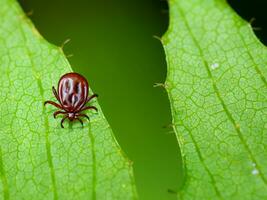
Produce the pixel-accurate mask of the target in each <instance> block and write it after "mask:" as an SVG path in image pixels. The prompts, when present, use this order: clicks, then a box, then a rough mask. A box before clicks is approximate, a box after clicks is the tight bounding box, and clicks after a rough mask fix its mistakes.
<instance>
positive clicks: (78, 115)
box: [76, 114, 90, 120]
mask: <svg viewBox="0 0 267 200" xmlns="http://www.w3.org/2000/svg"><path fill="white" fill-rule="evenodd" d="M76 117H77V118H76V119H79V117H85V118H87V119H88V120H90V119H89V117H88V116H87V115H86V114H77V115H76Z"/></svg>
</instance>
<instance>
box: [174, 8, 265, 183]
mask: <svg viewBox="0 0 267 200" xmlns="http://www.w3.org/2000/svg"><path fill="white" fill-rule="evenodd" d="M179 12H180V13H181V16H182V18H183V19H184V22H185V26H186V28H187V29H188V32H189V34H190V36H191V37H192V40H193V42H194V44H195V45H196V47H197V48H198V50H199V53H200V57H201V58H202V61H203V64H204V66H205V69H206V71H207V74H208V76H209V78H210V80H211V81H212V87H213V90H214V92H215V94H216V96H217V98H218V100H219V102H220V104H221V105H222V107H223V110H224V112H225V113H226V116H227V117H228V120H229V121H230V122H231V123H232V125H233V127H234V129H235V131H236V132H237V135H238V137H239V139H240V141H241V143H242V144H243V145H244V148H245V149H246V151H247V152H248V154H249V157H250V159H251V160H252V161H253V163H255V164H256V166H257V169H258V171H259V176H260V177H261V179H262V181H263V182H264V183H265V184H266V185H267V179H266V178H265V177H264V175H263V173H262V170H261V168H260V166H259V164H258V162H257V160H256V159H255V157H254V155H253V153H252V151H251V150H250V148H249V146H248V144H247V143H246V141H245V139H244V137H243V135H242V133H241V131H240V127H239V125H238V123H237V122H236V121H235V119H234V117H233V116H232V114H231V113H230V111H229V110H228V108H227V105H226V104H225V102H224V100H223V98H222V97H221V94H220V92H219V89H218V87H217V85H216V82H215V80H214V77H213V75H212V73H211V71H210V69H209V65H208V63H207V61H206V59H205V56H204V53H203V51H202V49H201V46H200V45H199V43H198V41H197V39H196V37H195V35H194V34H193V32H192V31H191V28H190V26H189V24H188V21H187V19H186V17H185V15H184V13H183V11H182V9H181V8H180V7H179Z"/></svg>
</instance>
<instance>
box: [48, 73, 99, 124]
mask: <svg viewBox="0 0 267 200" xmlns="http://www.w3.org/2000/svg"><path fill="white" fill-rule="evenodd" d="M52 91H53V93H54V95H55V97H56V98H57V100H58V102H59V104H58V103H55V102H53V101H45V102H44V105H46V104H51V105H53V106H55V107H57V108H59V109H60V110H59V111H56V112H54V118H56V116H57V115H59V114H63V115H64V117H63V118H62V120H61V127H62V128H64V126H63V122H64V120H65V119H67V118H68V119H69V120H70V121H74V120H78V121H80V122H81V124H82V125H83V121H82V120H81V119H80V117H86V118H87V119H88V120H89V117H88V116H87V115H86V114H83V113H81V112H82V111H85V110H90V109H93V110H96V111H97V108H96V107H94V106H86V104H87V103H88V102H89V101H90V100H92V99H93V98H95V97H97V94H93V95H92V96H88V91H89V85H88V82H87V80H86V79H85V78H84V77H83V76H82V75H80V74H78V73H67V74H65V75H63V76H62V77H61V78H60V79H59V81H58V86H57V90H56V89H55V87H54V86H53V87H52Z"/></svg>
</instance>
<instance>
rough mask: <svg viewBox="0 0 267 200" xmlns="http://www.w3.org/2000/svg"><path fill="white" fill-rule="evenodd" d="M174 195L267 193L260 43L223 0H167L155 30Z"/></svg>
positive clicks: (265, 58) (265, 61)
mask: <svg viewBox="0 0 267 200" xmlns="http://www.w3.org/2000/svg"><path fill="white" fill-rule="evenodd" d="M162 42H163V45H164V48H165V52H166V56H167V63H168V74H167V79H166V89H167V92H168V95H169V99H170V102H171V109H172V116H173V126H174V130H175V132H176V135H177V137H178V142H179V144H180V147H181V151H182V155H183V163H184V170H185V181H184V185H183V187H182V188H181V189H180V191H179V195H178V196H179V197H180V198H181V199H190V200H191V199H231V200H233V199H237V200H240V199H242V200H244V199H254V200H255V199H267V159H266V158H267V131H266V130H267V129H266V128H267V127H266V125H267V118H266V114H267V112H266V111H267V109H266V108H267V102H266V96H267V90H266V86H267V83H266V78H265V77H266V74H267V67H266V65H267V50H266V47H265V46H263V45H262V44H261V43H260V42H259V41H258V40H257V38H256V37H255V36H254V33H253V31H252V28H251V27H250V25H249V24H248V23H247V22H245V21H244V20H242V19H241V18H240V17H239V16H237V15H236V14H235V12H234V11H233V10H232V9H231V8H230V7H229V5H227V3H226V1H224V0H171V1H170V26H169V30H168V31H167V33H166V34H165V35H164V37H163V38H162Z"/></svg>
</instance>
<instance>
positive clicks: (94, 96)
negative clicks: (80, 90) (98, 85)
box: [86, 94, 98, 103]
mask: <svg viewBox="0 0 267 200" xmlns="http://www.w3.org/2000/svg"><path fill="white" fill-rule="evenodd" d="M96 97H98V95H97V94H93V95H92V96H90V97H88V99H87V100H86V103H88V102H89V101H91V100H92V99H93V98H96Z"/></svg>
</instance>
